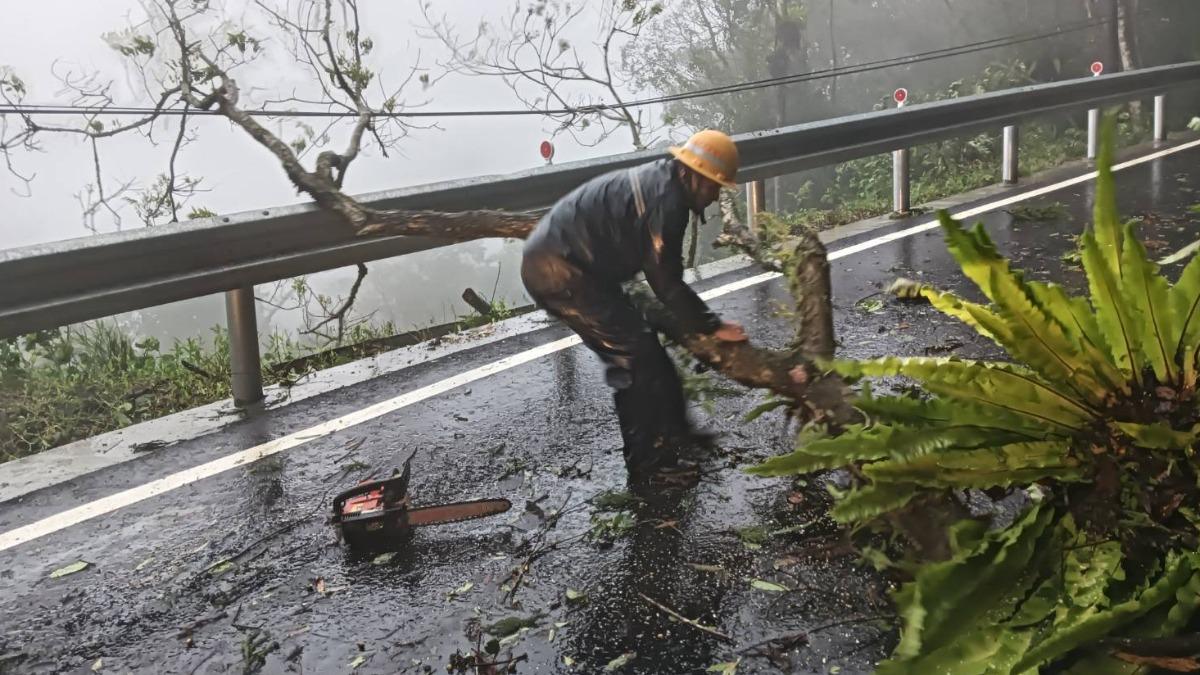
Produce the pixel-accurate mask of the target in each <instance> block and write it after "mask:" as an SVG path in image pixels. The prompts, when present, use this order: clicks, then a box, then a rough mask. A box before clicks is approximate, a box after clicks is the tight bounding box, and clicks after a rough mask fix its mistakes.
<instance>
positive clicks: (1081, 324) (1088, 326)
mask: <svg viewBox="0 0 1200 675" xmlns="http://www.w3.org/2000/svg"><path fill="white" fill-rule="evenodd" d="M1026 286H1028V288H1029V292H1030V293H1031V294H1032V296H1033V298H1034V301H1035V302H1036V303H1037V305H1038V306H1039V307H1041V308H1042V310H1043V311H1045V312H1046V313H1047V314H1049V315H1050V316H1051V317H1053V318H1054V319H1055V320H1056V321H1058V322H1059V323H1060V324H1062V325H1063V326H1065V327H1067V328H1068V329H1069V330H1068V333H1067V334H1068V335H1070V336H1072V337H1077V338H1079V339H1080V342H1079V345H1078V346H1079V347H1080V349H1083V348H1086V347H1087V346H1088V345H1089V344H1090V346H1092V347H1095V348H1096V349H1097V350H1099V352H1100V353H1101V354H1112V350H1111V349H1110V348H1109V346H1108V343H1107V342H1106V341H1105V340H1104V333H1102V332H1101V331H1100V326H1099V324H1097V323H1096V313H1095V311H1094V310H1093V309H1092V306H1091V304H1089V303H1088V301H1087V298H1082V297H1077V296H1069V295H1067V293H1066V291H1065V290H1063V288H1062V286H1059V285H1058V284H1045V283H1042V282H1040V281H1029V282H1026ZM1110 362H1111V361H1110ZM1115 365H1116V364H1113V366H1114V367H1115ZM1120 384H1121V385H1122V386H1126V388H1127V385H1126V382H1125V380H1123V379H1122V380H1121V383H1120Z"/></svg>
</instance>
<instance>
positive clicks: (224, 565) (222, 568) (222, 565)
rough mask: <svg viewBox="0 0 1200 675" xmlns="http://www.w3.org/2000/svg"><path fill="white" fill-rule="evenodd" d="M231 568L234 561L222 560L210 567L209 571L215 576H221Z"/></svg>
mask: <svg viewBox="0 0 1200 675" xmlns="http://www.w3.org/2000/svg"><path fill="white" fill-rule="evenodd" d="M231 569H233V563H231V562H229V561H228V560H222V561H221V562H219V563H216V564H214V565H213V566H212V567H209V568H208V573H209V574H211V575H212V576H214V577H219V576H221V575H222V574H225V573H226V572H228V571H229V570H231Z"/></svg>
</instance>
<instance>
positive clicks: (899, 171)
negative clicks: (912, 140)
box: [892, 148, 909, 213]
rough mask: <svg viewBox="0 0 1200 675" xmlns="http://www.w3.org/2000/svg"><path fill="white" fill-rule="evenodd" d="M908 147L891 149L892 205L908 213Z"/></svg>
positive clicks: (900, 211) (899, 211) (896, 210)
mask: <svg viewBox="0 0 1200 675" xmlns="http://www.w3.org/2000/svg"><path fill="white" fill-rule="evenodd" d="M908 206H909V205H908V148H905V149H903V150H893V151H892V207H893V209H892V210H893V211H895V212H896V213H908Z"/></svg>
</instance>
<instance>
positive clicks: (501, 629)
mask: <svg viewBox="0 0 1200 675" xmlns="http://www.w3.org/2000/svg"><path fill="white" fill-rule="evenodd" d="M537 622H538V617H537V616H531V617H520V616H510V617H505V618H503V619H500V620H499V621H497V622H496V623H494V624H492V625H490V626H488V627H487V628H485V629H484V630H486V631H487V634H488V635H495V636H496V637H507V636H509V635H512V634H514V633H516V632H517V631H519V630H521V629H522V628H533V627H534V626H536V625H537Z"/></svg>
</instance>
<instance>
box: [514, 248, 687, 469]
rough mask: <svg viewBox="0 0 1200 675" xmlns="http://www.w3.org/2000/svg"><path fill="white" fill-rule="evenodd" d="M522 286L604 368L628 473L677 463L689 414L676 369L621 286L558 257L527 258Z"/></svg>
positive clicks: (535, 253) (538, 255)
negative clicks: (677, 445) (679, 441)
mask: <svg viewBox="0 0 1200 675" xmlns="http://www.w3.org/2000/svg"><path fill="white" fill-rule="evenodd" d="M521 279H522V281H524V283H525V289H526V290H527V291H528V292H529V294H530V295H531V296H532V297H533V299H534V300H535V301H536V302H537V303H538V305H539V306H541V307H542V308H543V309H545V310H546V311H547V312H549V313H550V314H551V315H553V316H555V317H557V318H558V319H560V320H561V321H563V322H564V323H566V324H567V325H568V326H570V327H571V329H572V330H574V331H575V332H576V333H577V334H578V335H579V337H580V338H581V339H582V340H583V343H584V344H585V345H587V346H588V347H589V348H591V350H592V351H594V352H596V354H598V355H599V356H600V358H601V360H603V361H604V365H605V380H606V381H607V382H608V385H609V386H610V387H612V388H613V389H614V393H613V398H614V400H615V402H616V408H617V419H618V420H619V422H620V425H621V437H622V439H623V440H624V442H625V448H624V453H625V463H626V466H627V467H628V468H629V470H630V471H631V472H636V471H639V470H643V469H650V468H653V467H654V466H656V465H659V464H662V463H668V462H670V461H672V460H673V459H674V458H675V454H674V453H675V448H674V447H673V445H674V441H675V440H677V439H680V438H683V437H684V436H685V434H687V432H688V429H689V426H688V421H687V407H686V402H685V400H684V395H683V385H682V383H681V382H680V379H679V373H677V372H676V371H675V364H674V363H672V362H671V358H670V356H669V355H668V354H667V352H666V350H665V349H664V348H663V346H662V344H661V343H660V342H659V341H658V335H657V334H656V333H655V332H654V331H653V330H652V329H651V328H650V326H649V325H647V323H646V320H645V318H643V317H642V315H641V313H640V312H638V311H637V309H635V308H634V307H633V305H632V303H631V302H630V301H629V298H628V296H626V295H625V293H624V291H623V290H622V289H621V286H620V285H619V284H615V283H612V282H605V281H601V280H597V279H595V278H592V277H590V276H589V275H587V274H586V273H584V272H583V270H581V269H580V268H579V267H578V266H576V265H574V264H572V263H571V262H570V261H568V260H566V259H565V258H563V257H562V256H561V255H559V254H557V253H556V252H544V253H543V252H539V251H536V250H535V251H529V250H526V252H525V257H524V260H523V261H522V264H521Z"/></svg>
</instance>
